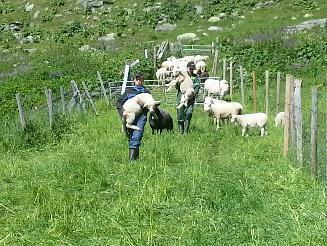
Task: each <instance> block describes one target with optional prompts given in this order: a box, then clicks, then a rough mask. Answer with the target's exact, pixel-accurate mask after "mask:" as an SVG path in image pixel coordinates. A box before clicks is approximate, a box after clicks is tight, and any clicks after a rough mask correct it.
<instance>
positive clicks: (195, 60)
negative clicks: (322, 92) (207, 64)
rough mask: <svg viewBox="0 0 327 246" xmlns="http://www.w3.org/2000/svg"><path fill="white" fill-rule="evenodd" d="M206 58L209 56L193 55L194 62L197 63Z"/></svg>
mask: <svg viewBox="0 0 327 246" xmlns="http://www.w3.org/2000/svg"><path fill="white" fill-rule="evenodd" d="M208 58H209V56H202V55H196V56H194V62H195V63H197V62H199V61H206V60H207V59H208Z"/></svg>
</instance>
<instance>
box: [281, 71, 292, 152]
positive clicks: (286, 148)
mask: <svg viewBox="0 0 327 246" xmlns="http://www.w3.org/2000/svg"><path fill="white" fill-rule="evenodd" d="M293 79H294V78H293V76H292V75H290V74H287V75H286V88H285V110H284V112H285V119H284V151H283V154H284V156H287V154H288V151H289V141H290V107H291V89H292V88H291V86H292V81H293Z"/></svg>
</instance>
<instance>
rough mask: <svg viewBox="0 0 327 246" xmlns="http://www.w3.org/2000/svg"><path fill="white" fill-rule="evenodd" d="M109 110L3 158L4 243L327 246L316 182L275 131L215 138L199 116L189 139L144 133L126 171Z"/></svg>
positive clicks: (228, 130) (0, 235) (226, 131)
mask: <svg viewBox="0 0 327 246" xmlns="http://www.w3.org/2000/svg"><path fill="white" fill-rule="evenodd" d="M172 112H173V111H172ZM114 115H115V112H114V111H113V110H110V111H107V110H106V111H102V112H101V115H100V116H99V117H97V118H95V117H90V118H89V119H88V121H86V122H84V123H82V122H81V123H80V124H79V125H78V126H77V128H78V130H77V132H76V133H75V134H73V135H72V136H70V137H69V138H67V140H66V141H63V142H62V143H61V144H59V145H58V146H55V147H52V148H47V149H45V150H44V151H42V152H37V153H35V152H33V151H30V152H26V153H21V154H20V155H17V156H12V155H7V156H4V157H3V158H1V161H0V163H1V167H2V168H1V171H0V176H1V181H0V186H1V187H2V192H1V195H0V200H1V204H0V205H1V206H0V213H1V217H0V227H1V228H2V230H1V232H0V240H2V239H3V240H2V241H1V242H2V243H6V244H8V245H21V244H30V245H31V244H37V245H58V244H59V243H60V244H68V245H105V244H106V245H131V244H134V245H145V244H149V245H218V244H220V245H325V244H326V237H325V235H326V228H327V223H326V219H325V208H326V207H325V200H324V197H323V195H322V191H321V186H320V185H319V183H317V182H315V181H314V180H312V179H311V178H310V177H309V175H307V174H305V172H303V171H302V170H301V169H298V168H295V167H293V166H292V164H291V162H289V161H288V160H286V159H283V158H282V156H281V154H280V153H281V146H282V145H281V143H282V138H281V136H282V130H281V129H275V128H273V127H271V128H270V129H269V131H270V134H269V136H267V137H266V138H260V137H259V136H258V135H257V133H255V132H252V134H251V136H250V137H247V138H242V137H240V130H239V129H238V128H235V127H234V126H224V127H223V128H222V129H221V131H219V132H216V131H215V130H214V129H213V127H212V126H211V125H210V124H209V123H208V121H207V120H205V119H206V117H205V115H204V114H203V113H202V111H201V110H200V109H197V110H196V113H195V116H194V119H193V126H192V133H191V134H190V135H189V136H187V137H186V136H181V135H179V134H163V135H162V136H152V135H151V134H150V130H149V127H147V131H146V133H145V136H144V143H143V146H142V149H141V160H140V161H139V162H138V163H135V164H133V165H130V164H128V163H127V161H126V159H127V146H126V140H125V139H124V137H123V136H122V134H121V133H120V128H119V122H118V119H117V118H116V117H113V116H114ZM8 221H10V223H8ZM4 238H5V239H4Z"/></svg>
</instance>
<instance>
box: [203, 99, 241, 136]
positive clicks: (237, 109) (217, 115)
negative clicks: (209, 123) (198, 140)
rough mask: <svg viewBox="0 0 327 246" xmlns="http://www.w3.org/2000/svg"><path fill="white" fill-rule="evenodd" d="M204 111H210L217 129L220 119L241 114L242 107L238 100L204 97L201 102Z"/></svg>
mask: <svg viewBox="0 0 327 246" xmlns="http://www.w3.org/2000/svg"><path fill="white" fill-rule="evenodd" d="M203 109H204V111H206V112H208V113H212V114H213V117H214V124H216V125H217V126H216V127H217V130H218V129H219V123H220V119H222V118H225V119H226V118H227V119H229V118H233V116H236V115H239V114H242V110H243V107H242V105H241V104H240V103H238V102H226V101H222V100H216V99H213V98H212V97H206V98H205V101H204V104H203Z"/></svg>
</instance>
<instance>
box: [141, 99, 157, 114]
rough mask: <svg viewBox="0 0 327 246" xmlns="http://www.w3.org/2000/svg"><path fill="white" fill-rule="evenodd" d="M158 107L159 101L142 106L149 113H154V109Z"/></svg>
mask: <svg viewBox="0 0 327 246" xmlns="http://www.w3.org/2000/svg"><path fill="white" fill-rule="evenodd" d="M159 105H160V101H153V102H151V103H146V104H144V106H143V107H144V108H147V109H148V110H149V111H150V112H154V110H155V108H156V107H158V106H159Z"/></svg>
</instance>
